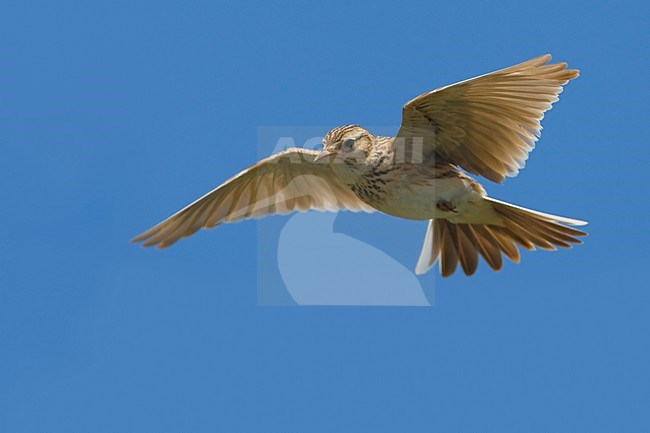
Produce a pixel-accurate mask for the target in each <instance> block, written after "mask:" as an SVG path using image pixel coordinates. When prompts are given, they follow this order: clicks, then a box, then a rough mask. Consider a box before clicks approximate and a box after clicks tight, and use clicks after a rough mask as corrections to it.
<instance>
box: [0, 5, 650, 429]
mask: <svg viewBox="0 0 650 433" xmlns="http://www.w3.org/2000/svg"><path fill="white" fill-rule="evenodd" d="M647 22H648V10H647V9H646V6H645V4H644V3H643V2H640V1H637V2H624V3H620V4H617V5H615V6H614V5H613V4H612V5H611V6H610V5H608V4H606V3H604V2H602V3H601V2H596V3H594V2H587V1H575V2H571V1H562V2H541V1H535V2H524V1H511V2H498V3H497V2H481V3H479V2H461V1H454V2H452V1H445V2H439V1H423V2H377V1H373V2H366V3H355V4H353V3H352V2H350V1H345V2H325V1H320V2H311V3H310V4H303V5H299V4H297V2H296V3H289V2H286V3H278V2H258V3H252V2H244V1H240V2H223V3H220V2H216V1H197V2H193V1H192V2H180V1H176V2H170V1H158V2H153V1H151V2H134V1H119V2H118V1H92V2H82V1H60V2H49V1H41V2H38V1H35V2H26V1H4V2H2V4H1V5H0V35H1V37H0V65H1V68H0V77H1V79H0V146H1V151H2V153H1V156H0V200H1V203H2V205H1V206H0V221H1V222H2V224H0V238H1V239H2V242H1V243H0V431H2V432H69V433H71V432H129V431H133V432H146V431H151V432H208V431H210V432H316V431H323V432H332V431H371V432H382V431H386V432H394V431H409V432H417V431H427V432H431V431H440V432H453V431H458V432H468V431H499V432H507V431H513V432H522V431H526V432H549V431H573V432H577V431H585V432H587V431H588V432H594V431H610V432H611V431H619V432H639V431H649V430H650V410H649V405H650V395H649V394H650V391H649V390H650V380H649V376H650V373H649V371H648V365H650V339H649V338H648V335H649V328H650V314H649V307H648V305H649V303H650V288H649V287H648V283H647V269H648V266H649V265H648V249H647V248H648V247H647V245H648V241H649V240H650V239H649V235H648V226H647V221H646V220H647V216H648V213H649V212H650V205H649V204H648V186H647V169H648V163H649V161H648V159H649V158H648V154H649V152H648V145H649V142H650V134H649V132H648V124H647V123H648V112H649V110H648V108H649V107H648V100H649V97H650V95H649V91H648V90H649V88H648V87H649V86H648V67H649V66H650V65H649V62H648V58H649V57H650V53H649V50H648V48H649V46H648V44H649V37H648V27H647V26H648V25H647ZM546 52H551V53H552V54H553V55H554V58H555V59H556V60H566V61H568V62H570V65H571V66H572V67H576V68H579V69H580V70H581V73H582V75H581V77H580V78H579V79H578V80H576V81H574V82H572V83H571V84H570V85H569V86H567V88H566V89H565V92H564V93H563V95H562V100H561V101H560V103H559V104H558V105H556V106H555V108H554V109H553V110H552V111H551V112H549V113H548V114H547V116H546V118H545V120H544V123H543V125H544V127H545V130H544V134H543V136H542V139H541V141H540V142H539V143H538V147H537V149H536V150H535V152H533V154H532V155H531V159H530V160H529V163H528V166H527V168H526V169H525V170H523V171H522V172H521V174H520V176H519V177H518V178H516V179H511V180H508V181H507V182H506V183H505V184H504V185H503V186H500V185H491V184H488V185H486V187H487V189H488V191H489V192H490V193H491V194H492V195H493V196H495V197H498V198H501V199H506V200H510V201H513V202H515V203H518V204H521V205H525V206H530V207H533V208H536V209H540V210H544V211H548V212H553V213H559V214H563V215H567V216H572V217H576V218H582V219H586V220H589V221H590V225H589V226H588V231H589V233H590V236H589V237H588V238H587V239H586V243H585V244H584V245H581V246H579V247H577V248H575V249H574V250H572V251H561V252H556V253H548V252H535V253H530V252H526V253H524V257H523V260H522V263H521V264H520V265H512V264H507V265H506V266H505V268H504V270H502V271H501V272H499V273H494V272H492V271H489V270H488V269H486V266H485V265H483V266H481V267H480V269H479V271H478V273H477V274H476V275H475V276H474V277H472V278H465V277H463V276H462V275H456V276H454V277H453V278H450V279H445V280H441V279H440V278H434V276H433V274H430V275H427V277H426V278H425V279H424V280H422V281H423V284H425V282H426V284H429V285H428V286H427V287H430V288H431V289H432V287H433V285H434V280H435V304H434V306H433V307H430V308H369V307H365V308H361V307H348V308H341V307H284V308H274V307H258V306H257V302H256V299H257V288H256V287H257V286H256V284H257V283H256V272H255V269H256V263H255V261H256V248H257V242H256V238H257V234H256V224H255V223H253V222H247V223H241V224H235V225H227V226H223V227H220V228H219V229H217V230H213V231H211V232H202V233H200V234H199V235H198V236H195V237H193V238H191V239H188V240H185V241H182V242H180V243H179V244H178V245H176V246H174V248H172V249H169V250H166V251H164V252H158V251H155V250H151V251H150V250H143V249H141V248H138V247H136V246H134V245H131V244H129V243H128V240H129V239H130V238H131V237H132V236H133V235H135V234H137V233H138V232H140V231H142V230H143V229H145V228H147V227H149V226H150V225H151V224H153V223H155V222H157V221H158V220H160V219H161V218H163V217H165V216H167V215H169V214H171V213H172V212H174V211H175V210H177V209H178V208H179V207H181V206H182V205H184V204H186V203H187V202H189V201H191V200H193V199H194V198H195V197H196V196H197V195H200V194H202V193H203V192H205V191H207V190H209V189H211V188H212V187H214V186H216V185H217V184H219V183H220V182H221V181H223V180H225V179H227V178H228V177H230V176H231V175H232V174H234V173H235V172H237V171H239V170H240V169H242V168H244V167H246V166H247V165H249V164H251V163H253V162H255V160H256V158H257V130H258V127H259V126H262V125H271V126H273V125H280V126H282V125H328V126H334V125H339V124H347V123H360V124H362V125H364V124H365V125H396V126H397V125H398V123H399V120H400V110H401V106H402V104H403V103H404V102H405V101H407V100H408V99H410V98H412V97H414V96H416V95H417V94H419V93H421V92H424V91H427V90H430V89H433V88H435V87H438V86H441V85H445V84H449V83H452V82H455V81H459V80H461V79H465V78H469V77H471V76H474V75H476V74H480V73H485V72H488V71H492V70H495V69H498V68H501V67H505V66H509V65H511V64H514V63H517V62H519V61H523V60H526V59H528V58H531V57H534V56H537V55H540V54H543V53H546ZM323 132H325V131H323ZM340 218H341V221H343V222H344V223H345V224H344V227H343V228H344V229H345V230H348V232H349V234H350V235H351V236H355V237H357V238H360V239H363V240H364V241H365V242H368V243H371V244H374V245H376V246H378V247H380V248H381V249H383V250H386V251H389V252H390V254H391V255H392V256H394V257H395V258H396V259H398V260H399V261H400V262H401V263H404V264H405V265H406V266H409V267H410V268H411V269H412V268H413V266H414V265H415V262H416V260H417V256H418V252H419V248H420V245H421V241H422V236H423V234H424V224H422V223H417V222H408V221H398V220H396V219H393V218H389V217H385V216H381V215H377V216H366V215H348V214H346V215H341V216H340ZM335 224H339V222H338V220H337V223H335ZM336 260H337V257H332V263H336ZM431 289H427V290H431Z"/></svg>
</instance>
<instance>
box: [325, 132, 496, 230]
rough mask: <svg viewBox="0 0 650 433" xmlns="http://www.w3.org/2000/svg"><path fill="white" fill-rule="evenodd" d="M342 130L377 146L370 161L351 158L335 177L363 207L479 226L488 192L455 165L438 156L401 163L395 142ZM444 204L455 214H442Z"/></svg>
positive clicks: (336, 170)
mask: <svg viewBox="0 0 650 433" xmlns="http://www.w3.org/2000/svg"><path fill="white" fill-rule="evenodd" d="M342 128H343V129H345V130H347V131H348V133H355V132H356V133H362V134H367V135H368V137H369V138H370V140H372V150H371V152H372V154H371V155H369V157H368V158H367V160H366V161H363V162H357V161H356V160H355V159H354V158H351V159H349V160H346V159H342V161H340V162H337V163H334V164H332V169H333V170H334V173H336V175H337V176H338V177H339V178H340V179H341V180H343V181H344V182H345V184H346V185H347V186H348V187H349V188H350V189H351V190H352V191H353V192H354V193H355V195H356V196H357V197H358V198H359V199H360V200H361V201H363V202H364V203H366V204H368V205H370V206H372V207H373V208H375V209H377V210H379V211H381V212H384V213H386V214H388V215H392V216H395V217H399V218H405V219H411V220H429V219H432V218H447V219H450V220H453V221H454V222H466V223H471V222H479V221H478V220H477V218H480V215H479V213H477V212H476V211H478V210H479V207H480V206H481V204H482V198H483V196H484V195H485V190H484V189H483V187H482V186H481V185H480V184H479V183H478V182H476V181H475V180H473V179H472V178H471V177H469V176H467V175H465V174H464V173H462V172H461V171H460V170H458V168H456V167H455V166H454V165H453V164H450V163H448V162H445V161H440V160H439V158H436V157H435V155H430V156H428V157H427V159H425V160H423V161H421V162H417V163H414V162H412V161H408V160H405V161H402V162H397V161H396V154H399V151H396V149H395V147H396V145H395V139H394V137H381V136H374V135H372V134H370V133H369V132H368V131H366V130H365V129H363V128H361V127H360V126H357V125H348V126H344V127H342ZM439 203H448V204H449V205H450V206H453V207H454V209H453V210H452V209H447V210H445V209H442V208H441V206H439ZM485 217H488V215H485ZM480 222H487V221H484V220H482V221H480Z"/></svg>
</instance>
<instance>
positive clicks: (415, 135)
mask: <svg viewBox="0 0 650 433" xmlns="http://www.w3.org/2000/svg"><path fill="white" fill-rule="evenodd" d="M550 60H551V56H550V55H549V54H547V55H544V56H541V57H537V58H535V59H532V60H529V61H527V62H524V63H521V64H518V65H515V66H511V67H509V68H506V69H502V70H500V71H496V72H492V73H490V74H486V75H481V76H479V77H475V78H472V79H469V80H465V81H461V82H460V83H456V84H452V85H450V86H446V87H442V88H440V89H436V90H434V91H432V92H428V93H424V94H422V95H420V96H418V97H416V98H415V99H412V100H411V101H409V102H407V103H406V105H404V108H403V110H402V126H401V128H400V130H399V132H398V134H397V136H398V138H401V139H403V140H404V141H409V140H411V139H415V140H420V141H421V142H422V151H423V153H424V154H425V156H426V155H427V152H428V153H429V154H430V153H431V152H435V154H436V155H437V156H439V157H441V158H444V159H445V160H447V161H449V162H452V163H454V164H456V165H459V166H460V167H462V168H463V169H465V170H467V171H469V172H472V173H474V174H478V175H481V176H484V177H486V178H488V179H490V180H492V181H494V182H503V181H504V180H505V176H514V175H516V174H517V172H518V171H519V169H520V168H523V166H524V164H525V161H526V159H527V158H528V154H529V153H530V151H531V150H533V148H534V145H535V142H536V141H537V139H538V138H539V136H540V132H541V129H542V127H541V125H540V121H541V120H542V118H543V117H544V112H545V111H547V110H549V109H550V108H551V105H552V104H553V103H554V102H556V101H557V100H558V95H559V94H560V92H562V86H563V85H565V84H566V83H567V82H568V81H569V80H571V79H573V78H576V77H577V76H578V71H577V70H574V69H567V64H566V63H554V64H548V62H549V61H550ZM414 143H415V141H414Z"/></svg>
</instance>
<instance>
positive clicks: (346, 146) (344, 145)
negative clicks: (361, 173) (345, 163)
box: [341, 138, 356, 151]
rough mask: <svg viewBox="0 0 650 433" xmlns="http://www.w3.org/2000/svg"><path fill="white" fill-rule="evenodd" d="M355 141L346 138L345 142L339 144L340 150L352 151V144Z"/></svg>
mask: <svg viewBox="0 0 650 433" xmlns="http://www.w3.org/2000/svg"><path fill="white" fill-rule="evenodd" d="M355 141H356V140H355V139H354V138H348V139H347V140H343V143H342V144H341V150H344V151H345V150H352V147H354V142H355Z"/></svg>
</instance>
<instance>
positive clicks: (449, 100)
mask: <svg viewBox="0 0 650 433" xmlns="http://www.w3.org/2000/svg"><path fill="white" fill-rule="evenodd" d="M550 60H551V56H550V55H548V54H547V55H544V56H541V57H537V58H535V59H532V60H529V61H527V62H524V63H520V64H518V65H515V66H511V67H509V68H506V69H501V70H499V71H496V72H492V73H489V74H485V75H481V76H479V77H475V78H472V79H469V80H465V81H461V82H459V83H456V84H452V85H450V86H446V87H441V88H439V89H436V90H433V91H431V92H427V93H424V94H422V95H420V96H418V97H416V98H415V99H412V100H410V101H409V102H407V103H406V105H404V107H403V109H402V124H401V127H400V129H399V131H398V132H397V135H396V136H395V137H383V136H377V135H373V134H372V133H371V132H369V131H367V130H365V129H364V128H362V127H360V126H358V125H346V126H341V127H338V128H334V129H332V130H331V131H329V132H328V133H327V135H325V137H324V139H323V149H322V151H316V150H309V149H302V148H289V149H286V150H284V151H282V152H279V153H277V154H275V155H272V156H270V157H268V158H266V159H263V160H261V161H259V162H258V163H257V164H255V165H253V166H252V167H250V168H248V169H246V170H244V171H242V172H241V173H239V174H237V175H236V176H234V177H232V178H231V179H229V180H227V181H226V182H225V183H223V184H222V185H221V186H219V187H217V188H216V189H214V190H213V191H211V192H209V193H208V194H206V195H204V196H203V197H201V198H199V199H198V200H196V201H195V202H194V203H192V204H190V205H189V206H187V207H185V208H184V209H182V210H180V211H179V212H177V213H176V214H174V215H172V216H171V217H169V218H167V219H166V220H164V221H163V222H161V223H160V224H158V225H156V226H155V227H153V228H151V229H149V230H147V231H146V232H144V233H142V234H141V235H139V236H137V237H136V238H134V239H133V242H143V243H144V246H147V247H148V246H153V245H156V246H158V248H165V247H168V246H170V245H172V244H173V243H174V242H176V241H177V240H179V239H180V238H183V237H187V236H190V235H192V234H193V233H195V232H196V231H197V230H199V229H201V228H213V227H215V226H217V225H219V224H221V223H227V222H235V221H240V220H242V219H247V218H260V217H263V216H266V215H269V214H286V213H290V212H294V211H307V210H319V211H339V210H350V211H354V212H358V211H364V212H373V211H381V212H384V213H386V214H388V215H392V216H396V217H399V218H406V219H410V220H426V221H428V226H427V231H426V235H425V238H424V244H423V246H422V250H421V253H420V258H419V259H418V263H417V265H416V268H415V272H416V274H423V273H425V272H427V271H428V270H430V269H431V268H432V267H433V266H434V265H435V263H436V262H438V263H439V267H440V272H441V274H442V275H443V276H445V277H446V276H449V275H451V274H453V273H454V272H455V270H456V269H457V267H458V264H460V266H461V268H462V269H463V271H464V272H465V274H467V275H472V274H473V273H474V272H475V271H476V269H477V266H478V261H479V256H482V257H483V259H484V260H485V261H486V262H487V264H488V265H489V266H490V267H491V268H492V269H494V270H499V269H501V267H502V264H503V260H502V256H506V257H507V258H509V259H510V260H512V261H514V262H516V263H518V262H519V260H520V256H519V250H518V247H522V248H525V249H528V250H534V249H535V248H536V247H538V248H541V249H546V250H555V249H556V247H565V248H570V247H571V244H574V243H580V240H579V239H578V237H579V236H584V235H586V233H585V232H583V231H580V230H578V229H575V228H573V227H570V226H580V225H584V224H586V222H584V221H580V220H576V219H571V218H565V217H561V216H555V215H551V214H547V213H542V212H537V211H533V210H530V209H525V208H523V207H519V206H515V205H512V204H509V203H505V202H503V201H499V200H496V199H494V198H491V197H488V195H487V193H486V192H485V189H483V187H482V186H481V184H479V183H478V182H477V181H476V180H474V179H473V178H472V177H470V176H469V174H475V175H479V176H482V177H484V178H486V179H489V180H491V181H493V182H497V183H501V182H503V181H504V180H505V178H506V176H511V177H512V176H516V175H517V173H518V171H519V169H521V168H523V167H524V164H525V161H526V159H527V158H528V154H529V153H530V152H531V151H532V150H533V148H534V145H535V142H536V141H537V139H538V138H539V136H540V132H541V129H542V127H541V125H540V121H541V120H542V118H543V117H544V112H546V111H547V110H549V109H550V108H551V106H552V104H553V103H554V102H556V101H557V100H558V95H559V94H560V92H562V86H564V85H565V84H567V83H568V82H569V80H571V79H573V78H576V77H577V76H578V71H577V70H573V69H567V64H566V63H549V62H550Z"/></svg>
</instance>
